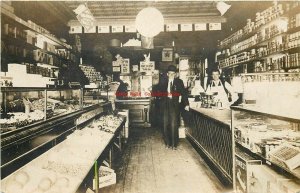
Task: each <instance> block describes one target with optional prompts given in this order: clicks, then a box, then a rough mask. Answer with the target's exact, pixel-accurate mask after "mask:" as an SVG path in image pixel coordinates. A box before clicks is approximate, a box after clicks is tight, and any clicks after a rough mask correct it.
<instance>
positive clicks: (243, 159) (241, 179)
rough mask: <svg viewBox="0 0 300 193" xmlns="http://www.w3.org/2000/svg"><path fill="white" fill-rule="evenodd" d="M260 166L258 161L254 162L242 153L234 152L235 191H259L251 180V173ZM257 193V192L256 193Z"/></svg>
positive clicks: (245, 192)
mask: <svg viewBox="0 0 300 193" xmlns="http://www.w3.org/2000/svg"><path fill="white" fill-rule="evenodd" d="M260 165H261V161H260V160H255V159H254V158H252V157H251V156H249V155H247V154H246V153H244V152H240V151H238V149H237V151H236V154H235V178H236V187H235V189H236V191H237V192H239V193H250V192H251V193H256V191H255V190H256V189H259V187H257V186H256V185H255V182H254V179H253V171H254V170H255V168H257V167H259V166H260ZM257 193H259V192H257Z"/></svg>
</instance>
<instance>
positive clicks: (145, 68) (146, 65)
mask: <svg viewBox="0 0 300 193" xmlns="http://www.w3.org/2000/svg"><path fill="white" fill-rule="evenodd" d="M154 69H155V63H154V61H150V62H140V71H141V72H152V71H153V70H154Z"/></svg>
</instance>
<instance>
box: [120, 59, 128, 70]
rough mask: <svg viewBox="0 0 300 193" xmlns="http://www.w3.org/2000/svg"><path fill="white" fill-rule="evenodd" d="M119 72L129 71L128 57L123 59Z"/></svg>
mask: <svg viewBox="0 0 300 193" xmlns="http://www.w3.org/2000/svg"><path fill="white" fill-rule="evenodd" d="M121 73H130V67H129V58H127V59H123V63H122V66H121Z"/></svg>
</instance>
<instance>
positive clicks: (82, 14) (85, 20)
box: [74, 4, 96, 31]
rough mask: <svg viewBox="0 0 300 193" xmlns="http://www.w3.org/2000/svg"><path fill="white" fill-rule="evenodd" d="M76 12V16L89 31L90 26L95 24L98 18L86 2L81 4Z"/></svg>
mask: <svg viewBox="0 0 300 193" xmlns="http://www.w3.org/2000/svg"><path fill="white" fill-rule="evenodd" d="M74 12H75V13H76V14H77V16H76V18H77V19H78V21H79V22H80V24H81V25H82V26H83V27H84V29H85V30H87V31H89V30H90V28H92V27H94V26H95V22H96V20H95V18H94V16H93V15H92V13H91V11H90V10H89V8H88V7H87V6H86V5H85V4H81V5H79V6H78V7H77V8H76V9H75V10H74Z"/></svg>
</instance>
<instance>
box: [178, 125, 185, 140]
mask: <svg viewBox="0 0 300 193" xmlns="http://www.w3.org/2000/svg"><path fill="white" fill-rule="evenodd" d="M179 138H185V127H179Z"/></svg>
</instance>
